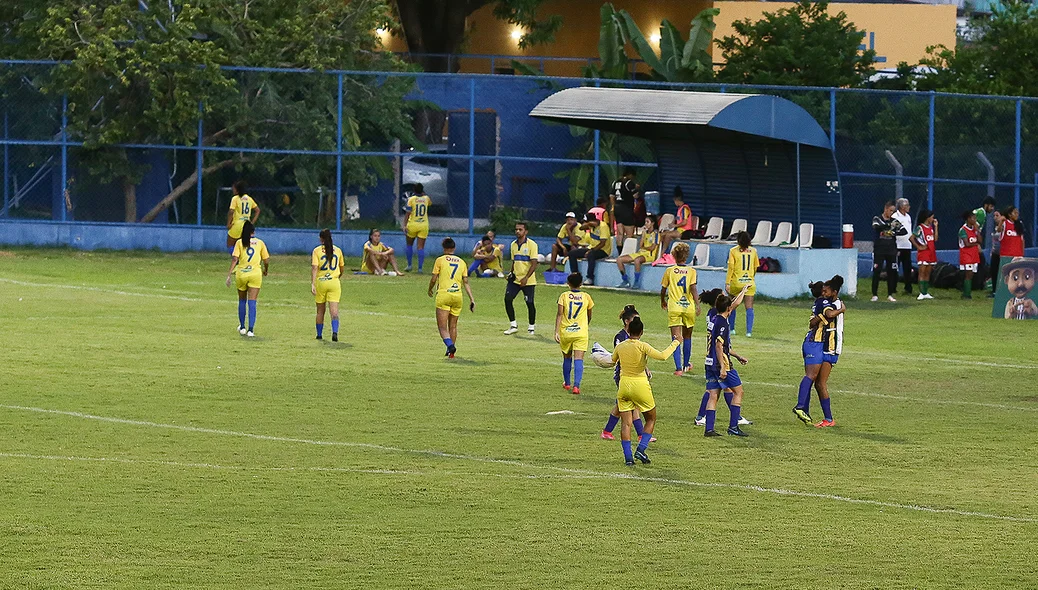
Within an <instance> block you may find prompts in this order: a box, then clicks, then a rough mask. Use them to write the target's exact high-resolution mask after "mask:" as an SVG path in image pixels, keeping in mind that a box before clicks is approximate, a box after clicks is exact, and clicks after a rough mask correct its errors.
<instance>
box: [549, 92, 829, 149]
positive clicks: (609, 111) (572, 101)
mask: <svg viewBox="0 0 1038 590" xmlns="http://www.w3.org/2000/svg"><path fill="white" fill-rule="evenodd" d="M530 116H531V117H536V118H538V119H545V120H548V121H556V122H558V123H566V124H568V125H577V126H580V127H588V128H591V129H600V130H602V131H610V132H615V133H621V134H624V135H633V136H637V137H645V138H648V139H684V138H689V137H695V136H703V135H706V136H712V135H716V134H724V133H725V132H731V133H741V134H745V135H752V136H756V137H761V138H768V139H773V140H777V141H786V142H790V143H799V144H803V145H811V146H815V147H820V148H824V149H830V145H829V137H828V136H827V135H826V133H825V131H824V130H822V128H821V126H820V125H818V122H817V121H815V119H814V118H813V117H812V116H811V115H810V114H808V112H807V111H805V110H804V109H803V108H801V107H800V106H798V105H797V104H795V103H793V102H790V101H788V100H786V99H784V98H779V97H777V96H770V95H764V94H721V93H717V92H685V91H679V90H639V89H630V88H593V87H581V88H568V89H566V90H562V91H560V92H556V93H555V94H553V95H551V96H549V97H548V98H546V99H544V100H543V101H541V103H540V104H538V105H537V106H536V107H534V109H533V110H532V111H530Z"/></svg>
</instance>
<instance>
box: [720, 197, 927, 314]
mask: <svg viewBox="0 0 1038 590" xmlns="http://www.w3.org/2000/svg"><path fill="white" fill-rule="evenodd" d="M909 209H911V203H909V202H908V199H898V200H897V211H895V212H894V215H893V217H894V219H896V220H897V221H898V223H900V224H901V227H903V228H905V229H908V228H911V227H912V225H913V224H912V216H911V215H909V214H908V211H909ZM912 250H915V247H914V246H913V245H912V234H911V233H907V232H906V233H904V234H899V235H898V236H897V264H898V266H900V267H901V276H902V279H903V280H904V281H905V295H911V294H912ZM733 315H734V312H733Z"/></svg>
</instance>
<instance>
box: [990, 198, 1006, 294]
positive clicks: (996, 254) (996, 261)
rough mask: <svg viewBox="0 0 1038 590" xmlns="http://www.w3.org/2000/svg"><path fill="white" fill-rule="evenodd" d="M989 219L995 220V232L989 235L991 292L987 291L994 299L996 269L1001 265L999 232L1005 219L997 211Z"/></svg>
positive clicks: (997, 277) (997, 278)
mask: <svg viewBox="0 0 1038 590" xmlns="http://www.w3.org/2000/svg"><path fill="white" fill-rule="evenodd" d="M991 217H993V218H994V219H995V231H994V232H993V233H992V234H991V264H990V265H989V267H990V268H991V274H990V275H989V278H988V280H989V281H991V290H990V291H988V297H994V296H995V292H996V291H998V283H999V276H998V267H999V266H1000V265H1001V264H1002V236H1001V235H1000V233H999V232H1001V231H1002V230H1001V229H1000V228H1001V227H1002V220H1003V219H1005V218H1004V217H1002V214H1001V213H999V212H998V211H995V212H993V213H992V214H991Z"/></svg>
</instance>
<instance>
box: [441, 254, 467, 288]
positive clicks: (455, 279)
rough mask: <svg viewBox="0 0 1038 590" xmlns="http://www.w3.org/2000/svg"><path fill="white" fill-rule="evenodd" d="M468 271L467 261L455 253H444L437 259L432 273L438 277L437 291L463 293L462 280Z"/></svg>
mask: <svg viewBox="0 0 1038 590" xmlns="http://www.w3.org/2000/svg"><path fill="white" fill-rule="evenodd" d="M466 272H468V266H467V265H466V264H465V261H464V260H462V259H461V258H458V257H457V256H455V255H453V254H444V255H443V256H440V257H439V258H437V259H436V263H435V264H433V269H432V273H433V274H434V275H439V276H438V277H437V283H436V284H437V285H438V289H437V292H439V293H451V294H453V293H461V281H462V279H463V278H464V277H465V273H466Z"/></svg>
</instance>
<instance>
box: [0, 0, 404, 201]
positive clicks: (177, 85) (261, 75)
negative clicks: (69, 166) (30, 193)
mask: <svg viewBox="0 0 1038 590" xmlns="http://www.w3.org/2000/svg"><path fill="white" fill-rule="evenodd" d="M22 1H23V8H22V10H20V11H16V14H18V15H19V16H18V19H19V22H18V24H17V25H16V30H17V34H18V36H19V37H20V38H21V39H23V40H31V41H26V42H25V43H23V44H22V45H19V46H18V50H19V51H20V52H21V54H22V55H23V56H25V57H33V58H37V59H55V60H61V61H62V62H63V63H62V65H60V66H58V67H57V68H56V69H55V70H54V71H53V72H52V73H51V74H49V75H47V76H44V77H41V85H42V88H43V90H44V92H45V93H47V94H48V95H50V96H62V95H64V96H67V97H68V104H69V108H68V115H69V126H68V130H69V131H68V132H69V135H70V138H71V139H73V140H79V141H83V142H84V148H83V149H82V150H78V153H77V155H78V157H79V160H80V161H81V162H82V163H83V164H85V166H84V167H85V168H87V169H88V170H89V171H90V173H92V174H95V175H97V176H98V177H99V178H101V179H102V180H105V181H109V180H116V181H119V182H121V184H122V186H123V187H124V189H125V203H126V220H127V221H135V220H136V219H137V217H138V213H137V211H136V199H135V194H134V187H135V185H136V183H137V181H138V180H139V178H140V176H141V174H142V172H143V167H142V165H141V163H140V162H138V161H136V160H135V159H134V158H133V157H132V155H131V154H130V152H128V150H126V149H123V148H120V147H117V145H118V144H153V143H169V144H177V145H196V144H197V143H198V141H199V138H198V137H197V134H198V130H197V124H198V118H199V114H200V113H199V109H200V108H201V110H202V115H203V118H204V120H205V128H204V133H203V137H202V138H201V141H202V142H203V143H204V144H205V145H208V146H234V147H250V148H251V147H278V148H282V149H293V150H334V149H335V148H336V145H337V121H336V118H337V104H336V103H337V85H338V84H337V79H336V77H335V76H329V75H319V74H283V73H277V72H260V71H248V72H242V71H230V70H228V69H226V68H221V66H225V65H240V66H261V67H280V68H307V69H314V70H327V69H333V68H335V69H349V70H374V71H386V70H394V69H396V70H399V69H402V68H403V67H404V64H403V63H402V62H399V61H398V60H396V59H395V58H393V57H392V56H391V55H389V54H387V53H385V52H383V51H380V44H379V41H378V38H377V36H376V34H375V29H376V28H377V27H378V26H379V24H380V23H383V22H385V21H386V20H387V19H389V18H391V16H392V13H391V11H390V8H389V6H388V4H387V3H386V2H385V1H384V0H353V1H351V2H341V1H340V0H281V1H280V2H278V3H277V5H276V6H274V5H272V3H255V4H253V3H250V2H244V3H242V2H240V1H239V0H203V1H201V2H200V3H199V5H197V6H195V5H190V4H186V3H185V4H181V5H179V6H178V5H175V4H169V3H166V2H154V3H153V4H152V6H150V7H149V6H148V5H147V4H144V3H141V4H140V5H138V4H137V3H133V2H120V3H106V4H105V5H104V6H98V5H91V4H87V5H83V4H81V3H79V2H73V1H71V0H48V1H47V2H46V3H45V5H44V6H43V7H38V6H37V5H38V3H37V2H33V1H32V0H22ZM3 50H4V51H6V48H5V49H3ZM344 82H345V87H346V93H347V95H348V96H349V97H350V100H348V101H347V102H346V104H345V108H344V117H343V119H344V120H343V144H344V146H345V148H346V149H355V150H365V149H366V148H371V149H370V150H368V151H382V150H384V149H386V146H387V145H389V143H390V142H391V141H392V140H393V139H395V138H401V139H404V140H411V139H413V132H412V131H411V123H410V117H409V115H408V113H407V105H406V103H405V102H404V100H403V96H404V95H405V94H406V93H407V92H408V91H409V90H410V88H411V85H412V84H411V81H410V80H407V79H403V78H389V79H386V80H379V79H377V78H376V77H374V76H347V77H345V80H344ZM412 143H417V142H416V141H412ZM246 162H247V163H248V165H249V167H250V170H253V171H257V173H260V172H264V171H265V172H268V173H270V172H273V171H274V170H275V169H278V168H281V169H285V168H287V169H291V170H292V171H293V174H294V176H295V178H296V182H297V184H299V185H300V186H301V187H303V188H304V189H308V190H311V191H314V190H316V189H317V187H319V186H328V185H333V184H334V178H335V176H334V173H333V172H334V166H333V165H332V164H333V162H332V161H331V159H330V158H315V157H306V156H304V155H293V156H284V155H267V154H249V155H247V156H246V155H243V154H235V153H227V152H208V153H207V154H206V157H205V165H204V170H203V174H210V173H213V172H215V171H217V170H221V169H223V168H226V167H229V166H234V165H238V166H241V165H243V164H245V163H246ZM389 172H390V169H389V165H388V163H387V162H386V161H385V160H384V159H380V158H346V159H345V160H344V185H349V186H355V187H358V188H364V187H366V186H370V185H371V184H372V183H374V182H375V181H376V179H377V178H378V177H379V176H386V175H388V174H389ZM196 180H197V176H196V175H195V173H192V174H191V175H190V176H188V177H187V178H185V179H184V180H183V181H182V182H181V183H180V185H179V186H177V187H176V188H175V189H174V190H173V191H172V192H171V193H170V194H169V195H167V196H166V198H164V199H163V200H162V202H161V203H160V204H159V206H157V207H155V208H154V209H152V210H151V211H149V212H148V213H147V214H146V215H144V217H143V218H142V219H141V220H142V221H151V220H153V219H154V218H155V216H156V215H158V213H160V212H161V211H162V210H163V209H165V208H166V207H169V206H170V205H171V204H172V203H173V202H174V201H175V200H176V199H177V198H178V197H179V196H180V195H182V194H185V193H186V192H188V190H190V189H191V188H192V187H193V186H194V185H195V182H196Z"/></svg>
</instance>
